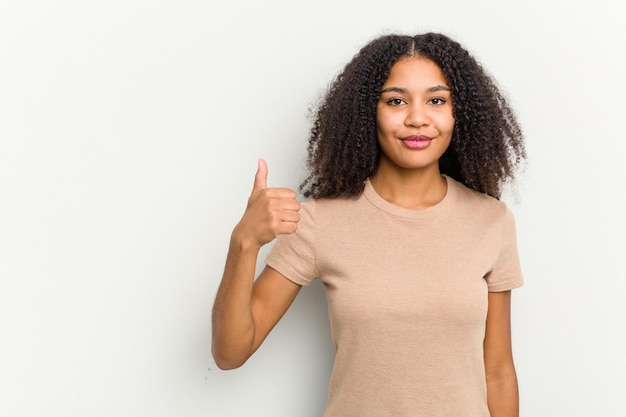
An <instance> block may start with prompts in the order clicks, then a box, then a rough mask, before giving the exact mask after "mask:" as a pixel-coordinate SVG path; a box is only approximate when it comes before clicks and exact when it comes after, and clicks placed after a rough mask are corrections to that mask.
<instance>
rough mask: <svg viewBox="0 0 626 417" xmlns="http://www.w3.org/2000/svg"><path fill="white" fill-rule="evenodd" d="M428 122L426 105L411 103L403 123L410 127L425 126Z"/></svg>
mask: <svg viewBox="0 0 626 417" xmlns="http://www.w3.org/2000/svg"><path fill="white" fill-rule="evenodd" d="M429 123H430V118H429V116H428V110H427V109H426V106H425V105H423V104H419V103H413V104H412V105H411V106H409V108H408V113H407V115H406V119H405V124H406V125H407V126H412V127H420V126H425V125H427V124H429Z"/></svg>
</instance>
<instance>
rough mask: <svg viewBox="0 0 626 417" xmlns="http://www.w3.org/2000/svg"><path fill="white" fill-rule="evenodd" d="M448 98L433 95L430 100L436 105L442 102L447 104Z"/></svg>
mask: <svg viewBox="0 0 626 417" xmlns="http://www.w3.org/2000/svg"><path fill="white" fill-rule="evenodd" d="M446 101H447V100H446V99H445V98H441V97H433V98H431V99H430V100H428V102H429V103H430V104H434V105H435V106H441V105H442V104H446Z"/></svg>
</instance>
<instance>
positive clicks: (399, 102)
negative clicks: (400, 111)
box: [387, 98, 406, 106]
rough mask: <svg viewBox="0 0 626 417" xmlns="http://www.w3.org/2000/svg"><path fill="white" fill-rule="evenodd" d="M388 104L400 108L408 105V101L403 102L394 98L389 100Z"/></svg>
mask: <svg viewBox="0 0 626 417" xmlns="http://www.w3.org/2000/svg"><path fill="white" fill-rule="evenodd" d="M387 104H389V105H390V106H400V105H402V104H406V101H404V100H402V99H401V98H392V99H389V100H387Z"/></svg>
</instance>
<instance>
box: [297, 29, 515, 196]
mask: <svg viewBox="0 0 626 417" xmlns="http://www.w3.org/2000/svg"><path fill="white" fill-rule="evenodd" d="M407 56H419V57H424V58H427V59H430V60H431V61H433V62H434V63H435V64H437V65H438V66H439V68H440V69H441V71H442V72H443V75H444V77H445V79H446V81H447V82H448V84H449V87H450V89H451V92H452V103H453V116H454V119H455V125H454V131H453V134H452V140H451V143H450V146H449V147H448V149H447V150H446V152H445V153H444V154H443V156H442V157H441V158H440V160H439V167H440V171H441V173H442V174H446V175H448V176H450V177H452V178H454V179H456V180H457V181H460V182H462V183H463V184H465V185H466V186H467V187H469V188H471V189H474V190H476V191H479V192H482V193H486V194H489V195H491V196H493V197H495V198H500V195H501V193H502V188H503V185H504V184H505V183H506V182H507V181H509V180H513V179H514V177H515V173H516V170H517V168H518V166H519V164H520V163H521V162H522V161H523V160H524V159H525V158H526V151H525V148H524V140H523V135H522V132H521V129H520V126H519V124H518V122H517V119H516V117H515V114H514V112H513V110H512V109H511V107H510V106H509V104H508V103H507V100H506V99H505V97H504V95H503V94H502V92H501V91H500V89H499V88H498V86H497V85H496V82H495V81H494V80H493V79H492V78H491V76H490V75H489V74H488V73H487V72H486V71H485V70H484V69H483V67H482V66H481V64H480V63H478V62H477V61H476V60H475V59H474V57H472V56H471V55H470V53H469V52H468V51H467V50H466V49H464V48H463V47H462V46H461V45H460V44H459V43H458V42H456V41H454V40H452V39H450V38H449V37H447V36H445V35H442V34H438V33H425V34H421V35H417V36H406V35H385V36H382V37H379V38H376V39H374V40H373V41H371V42H370V43H368V44H367V45H366V46H364V47H363V48H362V49H361V50H360V51H359V52H358V53H357V54H356V55H355V56H354V58H353V59H352V60H351V61H350V62H349V63H348V64H347V65H346V66H345V68H344V69H343V71H342V72H341V73H340V74H339V75H338V76H337V78H336V79H335V80H334V81H333V82H332V83H331V84H330V86H329V88H328V91H327V92H326V95H325V97H324V98H323V100H322V102H321V104H320V105H319V107H318V108H317V113H316V115H315V118H314V122H313V125H312V127H311V132H310V136H309V143H308V148H307V149H308V159H307V165H308V168H309V175H308V177H307V178H306V179H305V180H304V181H303V182H302V184H301V185H300V191H301V192H302V193H303V195H304V196H305V197H312V198H336V197H351V196H356V195H359V194H360V193H361V192H362V191H363V189H364V187H365V180H366V179H367V178H369V177H370V176H372V175H373V174H374V173H375V172H376V169H377V168H378V164H379V162H380V155H381V150H380V146H379V144H378V138H377V133H376V105H377V102H378V100H379V97H380V90H381V88H382V86H383V84H384V83H385V81H386V80H387V78H388V77H389V73H390V71H391V67H392V66H393V65H394V63H396V62H397V61H398V60H399V59H400V58H403V57H407Z"/></svg>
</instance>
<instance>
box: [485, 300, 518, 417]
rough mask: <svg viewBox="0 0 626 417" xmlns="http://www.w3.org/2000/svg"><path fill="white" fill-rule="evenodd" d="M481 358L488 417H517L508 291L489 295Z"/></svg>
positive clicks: (516, 391) (516, 394) (515, 379)
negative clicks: (483, 363)
mask: <svg viewBox="0 0 626 417" xmlns="http://www.w3.org/2000/svg"><path fill="white" fill-rule="evenodd" d="M484 355H485V375H486V377H487V403H488V405H489V412H490V414H491V417H519V394H518V389H517V374H516V373H515V366H514V364H513V352H512V348H511V291H504V292H490V293H489V309H488V311H487V325H486V330H485V341H484Z"/></svg>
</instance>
